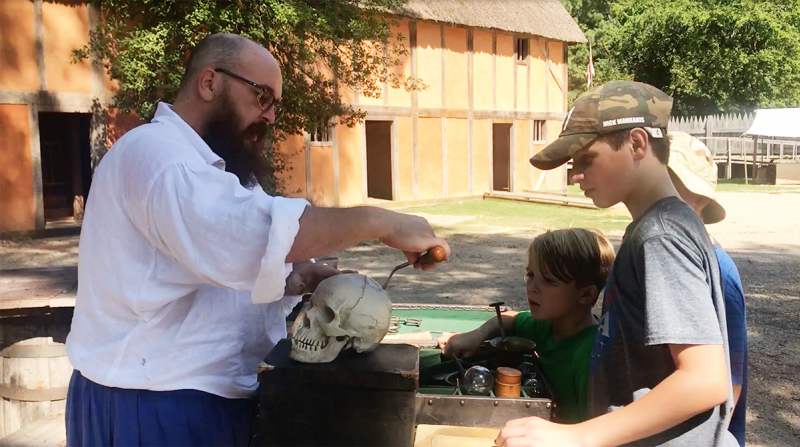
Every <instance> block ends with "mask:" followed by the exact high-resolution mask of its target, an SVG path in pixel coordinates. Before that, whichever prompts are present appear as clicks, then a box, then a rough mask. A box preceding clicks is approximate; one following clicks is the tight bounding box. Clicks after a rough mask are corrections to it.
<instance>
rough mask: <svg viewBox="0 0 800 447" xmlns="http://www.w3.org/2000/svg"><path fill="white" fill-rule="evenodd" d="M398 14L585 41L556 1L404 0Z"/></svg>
mask: <svg viewBox="0 0 800 447" xmlns="http://www.w3.org/2000/svg"><path fill="white" fill-rule="evenodd" d="M399 15H401V16H404V17H409V18H415V19H420V20H432V21H435V22H440V23H449V24H455V25H465V26H470V27H477V28H488V29H496V30H500V31H507V32H511V33H521V34H532V35H534V36H541V37H545V38H547V39H553V40H560V41H563V42H569V43H585V42H586V37H584V35H583V32H581V29H580V28H579V27H578V24H577V23H575V20H573V19H572V16H570V15H569V13H568V12H567V10H566V9H564V6H563V5H561V2H559V0H407V2H406V4H405V6H403V9H402V10H401V11H400V12H399Z"/></svg>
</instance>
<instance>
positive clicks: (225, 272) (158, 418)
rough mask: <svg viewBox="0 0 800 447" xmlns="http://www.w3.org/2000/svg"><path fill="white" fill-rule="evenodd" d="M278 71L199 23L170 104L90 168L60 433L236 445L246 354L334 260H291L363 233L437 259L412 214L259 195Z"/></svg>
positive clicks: (258, 353)
mask: <svg viewBox="0 0 800 447" xmlns="http://www.w3.org/2000/svg"><path fill="white" fill-rule="evenodd" d="M281 84H282V79H281V72H280V67H279V66H278V64H277V62H276V61H275V59H274V58H273V57H272V55H271V54H270V53H269V52H268V51H267V50H266V49H265V48H264V47H262V46H260V45H258V44H256V43H254V42H252V41H249V40H247V39H245V38H243V37H241V36H236V35H226V34H218V35H212V36H209V37H207V38H206V39H204V40H203V41H201V42H200V43H199V44H198V45H197V46H196V48H195V49H194V51H193V53H192V55H191V57H190V59H189V62H188V64H187V68H186V74H185V76H184V78H183V80H182V83H181V89H180V93H179V95H178V98H177V100H176V101H175V104H174V105H173V106H170V105H169V104H166V103H160V104H159V105H158V111H157V112H156V114H155V117H154V118H153V120H152V122H151V123H149V124H145V125H142V126H140V127H138V128H136V129H134V130H131V131H130V132H128V133H127V134H125V135H124V136H123V137H122V138H120V140H119V141H117V142H116V143H115V144H114V145H113V146H112V148H111V149H110V151H109V152H108V154H106V156H105V157H104V158H103V161H102V162H101V163H100V165H99V166H98V168H97V170H96V172H95V175H94V178H93V181H92V189H91V192H90V194H89V200H88V207H87V208H86V215H85V218H84V221H83V231H82V234H81V240H80V251H79V286H78V295H77V301H76V305H75V315H74V318H73V322H72V331H71V332H70V334H69V337H68V338H67V353H68V356H69V359H70V362H71V363H72V365H73V366H74V368H75V371H74V373H73V376H72V380H71V382H70V386H69V393H68V397H67V413H66V422H67V442H68V445H71V446H78V445H159V446H164V445H182V446H189V445H247V444H248V440H249V435H250V432H251V424H252V421H253V414H254V401H253V397H254V395H255V391H256V388H257V386H258V384H257V381H256V372H257V367H258V364H259V362H260V361H261V360H262V359H263V358H264V357H265V356H266V354H267V353H268V352H269V350H270V349H272V347H273V346H274V345H275V343H276V342H277V340H279V339H281V338H284V337H285V336H286V327H285V319H286V315H287V314H288V312H289V311H291V309H292V308H293V307H294V305H295V304H297V303H298V302H299V300H300V298H299V296H298V295H301V294H302V293H308V292H312V291H313V290H314V289H315V288H316V286H317V284H319V282H320V281H322V280H323V279H325V278H327V277H329V276H331V275H334V274H338V273H339V272H338V271H336V270H335V269H332V268H330V267H326V266H322V265H320V264H313V263H310V262H306V261H308V260H309V259H311V258H313V257H315V256H321V255H324V254H327V253H331V252H334V251H337V250H341V249H344V248H347V247H350V246H353V245H355V244H357V243H359V242H361V241H364V240H371V239H378V240H380V241H381V242H383V243H385V244H386V245H388V246H390V247H394V248H397V249H400V250H402V251H404V252H405V254H406V257H407V258H408V259H409V261H411V262H415V261H416V260H417V258H418V257H419V254H420V253H422V252H424V251H425V250H428V249H430V248H432V247H435V246H442V247H444V248H445V250H446V252H447V255H448V257H449V253H450V251H449V247H448V246H447V243H446V242H445V241H444V240H443V239H440V238H437V237H436V236H435V235H434V233H433V230H432V229H431V227H430V226H429V225H428V223H427V221H425V220H424V219H422V218H419V217H415V216H407V215H402V214H397V213H392V212H389V211H386V210H382V209H378V208H371V207H359V208H350V209H337V208H315V207H312V206H310V205H309V204H308V202H306V201H305V200H302V199H287V198H281V197H271V196H269V195H267V194H266V193H264V191H263V190H262V189H261V188H260V187H259V185H258V182H257V179H258V178H259V176H260V175H261V174H263V172H264V169H265V165H264V157H263V152H262V149H260V148H262V147H263V144H262V139H263V138H264V136H265V135H266V133H267V130H268V126H269V124H272V123H274V122H275V120H276V119H277V116H278V115H279V114H280V111H281V101H280V99H281V94H282V90H281V87H282V85H281ZM416 267H422V266H421V265H419V264H417V265H416Z"/></svg>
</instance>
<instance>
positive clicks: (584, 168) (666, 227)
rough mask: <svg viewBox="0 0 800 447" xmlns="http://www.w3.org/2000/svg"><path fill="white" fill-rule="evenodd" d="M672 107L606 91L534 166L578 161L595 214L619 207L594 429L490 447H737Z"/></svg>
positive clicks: (619, 88) (520, 436)
mask: <svg viewBox="0 0 800 447" xmlns="http://www.w3.org/2000/svg"><path fill="white" fill-rule="evenodd" d="M671 109H672V98H671V97H669V96H668V95H667V94H665V93H664V92H662V91H660V90H658V89H656V88H655V87H652V86H650V85H647V84H641V83H637V82H630V81H612V82H609V83H606V84H604V85H602V86H599V87H597V88H594V89H592V90H590V91H588V92H586V93H584V94H583V95H581V96H580V97H579V98H578V99H577V100H576V101H575V106H574V107H573V109H572V110H571V111H570V112H569V114H568V115H567V118H566V120H565V121H564V128H563V131H562V132H561V135H560V136H559V138H558V140H556V141H555V142H554V143H552V144H551V145H549V146H548V147H546V148H545V149H544V151H542V152H540V153H539V154H537V155H535V156H534V157H533V158H532V159H531V163H533V165H534V166H536V167H537V168H540V169H553V168H555V167H558V166H560V165H562V164H564V163H566V162H567V161H568V160H569V159H570V158H572V159H573V160H574V162H573V165H574V172H573V175H572V180H573V182H575V183H580V186H581V189H582V190H583V191H584V193H585V195H586V196H587V197H589V198H591V199H592V201H593V202H594V203H595V205H597V206H599V207H601V208H607V207H610V206H613V205H615V204H617V203H620V202H622V203H624V204H625V206H626V207H627V208H628V210H629V212H630V213H631V216H632V217H633V219H634V220H633V222H632V223H631V224H630V225H629V226H628V228H627V230H626V232H625V236H624V238H623V242H622V245H621V246H620V249H619V251H618V253H617V258H616V261H615V263H614V267H613V269H612V271H611V274H610V275H609V279H608V285H607V286H606V291H605V294H604V297H603V316H602V320H601V322H600V331H599V332H598V335H597V339H596V341H595V346H594V349H593V352H592V361H591V369H590V379H589V405H590V411H591V413H592V416H594V419H590V420H588V421H586V422H583V423H580V424H576V425H559V424H555V423H552V422H549V421H545V420H542V419H539V418H525V419H519V420H515V421H510V422H509V423H508V424H506V427H504V428H503V430H502V431H501V433H500V437H499V438H498V439H497V445H498V446H501V447H503V446H505V447H516V446H522V445H532V446H559V447H564V446H616V445H622V444H634V445H670V446H687V447H688V446H702V447H707V446H735V445H737V444H736V441H735V439H734V438H733V436H732V435H730V433H729V432H728V431H727V430H726V427H727V420H728V418H729V417H730V409H731V401H732V399H731V397H732V393H731V385H730V376H729V374H730V371H729V366H728V352H727V343H728V342H727V333H726V327H725V306H724V303H723V298H722V293H721V291H720V275H719V267H718V265H717V259H716V256H715V254H714V248H713V247H712V246H711V243H710V240H709V238H708V234H707V233H706V230H705V227H704V226H703V223H702V222H701V221H700V219H699V218H698V216H697V214H695V212H694V211H693V210H692V209H691V208H690V207H689V206H688V205H687V204H686V203H684V202H683V201H682V200H681V199H680V197H679V196H678V192H677V191H676V190H675V187H674V186H673V184H672V181H671V179H670V174H669V171H668V170H667V161H668V159H669V140H668V139H667V133H666V127H667V123H668V121H669V113H670V110H671Z"/></svg>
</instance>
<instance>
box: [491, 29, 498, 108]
mask: <svg viewBox="0 0 800 447" xmlns="http://www.w3.org/2000/svg"><path fill="white" fill-rule="evenodd" d="M492 110H497V32H493V33H492Z"/></svg>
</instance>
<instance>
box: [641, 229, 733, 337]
mask: <svg viewBox="0 0 800 447" xmlns="http://www.w3.org/2000/svg"><path fill="white" fill-rule="evenodd" d="M642 255H643V261H644V265H645V269H643V270H644V281H643V283H644V288H645V293H646V294H647V308H646V314H645V326H646V328H645V343H646V344H647V345H661V344H687V345H721V344H722V332H721V331H720V328H719V322H718V321H717V313H716V310H715V307H714V301H713V299H712V295H711V285H710V284H709V283H708V281H707V279H706V273H705V270H704V268H703V262H702V260H701V259H700V254H699V253H697V252H696V251H695V250H693V249H692V248H690V247H688V246H687V245H686V244H684V243H682V242H681V241H679V240H678V239H677V238H675V237H672V236H658V237H653V238H650V239H648V240H647V241H645V242H644V244H643V246H642Z"/></svg>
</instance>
